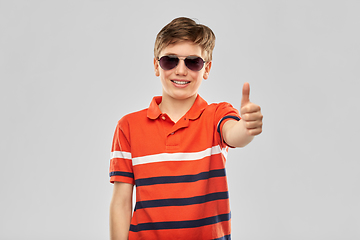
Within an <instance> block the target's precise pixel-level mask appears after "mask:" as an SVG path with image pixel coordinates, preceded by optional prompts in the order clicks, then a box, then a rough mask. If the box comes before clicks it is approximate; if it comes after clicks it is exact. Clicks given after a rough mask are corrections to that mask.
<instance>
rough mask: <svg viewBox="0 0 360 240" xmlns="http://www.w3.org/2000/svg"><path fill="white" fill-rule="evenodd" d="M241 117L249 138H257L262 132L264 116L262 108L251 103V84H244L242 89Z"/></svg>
mask: <svg viewBox="0 0 360 240" xmlns="http://www.w3.org/2000/svg"><path fill="white" fill-rule="evenodd" d="M240 115H241V119H242V120H243V121H242V122H243V124H244V127H245V129H246V134H247V135H248V136H256V135H259V134H260V133H261V132H262V125H263V123H262V119H263V115H262V114H261V108H260V106H259V105H256V104H254V103H252V102H250V85H249V83H244V86H243V89H242V99H241V108H240Z"/></svg>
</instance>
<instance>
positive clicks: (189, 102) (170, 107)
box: [159, 94, 197, 123]
mask: <svg viewBox="0 0 360 240" xmlns="http://www.w3.org/2000/svg"><path fill="white" fill-rule="evenodd" d="M196 98H197V94H194V95H193V96H191V97H190V98H187V99H175V98H172V97H170V96H168V95H166V94H163V96H162V100H161V103H160V104H159V108H160V111H161V112H162V113H166V114H167V115H168V116H169V117H170V118H171V120H172V121H173V122H174V123H176V122H177V121H178V120H179V119H180V118H181V117H182V116H184V115H185V113H187V112H188V111H189V110H190V108H191V107H192V106H193V104H194V102H195V100H196Z"/></svg>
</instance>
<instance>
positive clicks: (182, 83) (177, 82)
mask: <svg viewBox="0 0 360 240" xmlns="http://www.w3.org/2000/svg"><path fill="white" fill-rule="evenodd" d="M173 82H174V83H176V84H179V85H185V84H188V83H189V82H185V81H175V80H173Z"/></svg>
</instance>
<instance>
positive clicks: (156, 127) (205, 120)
mask: <svg viewBox="0 0 360 240" xmlns="http://www.w3.org/2000/svg"><path fill="white" fill-rule="evenodd" d="M161 100H162V97H154V98H153V100H152V102H151V104H150V106H149V108H147V109H144V110H141V111H138V112H134V113H131V114H128V115H126V116H124V117H123V118H122V119H120V120H119V122H118V124H117V127H116V130H115V134H114V138H113V143H112V151H111V160H110V182H111V183H114V182H115V181H118V182H124V183H130V184H134V185H136V204H135V209H134V212H133V216H132V219H131V225H130V231H129V239H130V240H135V239H136V240H138V239H146V240H152V239H154V240H165V239H166V240H168V239H187V240H191V239H194V240H199V239H217V240H219V239H223V240H226V239H230V231H231V229H230V228H231V226H230V225H231V224H230V219H231V217H230V204H229V194H228V184H227V178H226V172H225V162H226V159H227V153H228V148H229V146H228V145H227V144H226V143H225V142H224V141H223V139H222V136H221V131H222V127H223V125H224V123H225V122H226V121H227V120H229V119H236V120H240V116H239V112H238V111H237V110H236V109H235V108H233V107H232V106H231V105H230V104H229V103H218V104H210V105H209V104H207V102H206V101H205V100H204V99H202V98H201V97H200V96H199V95H198V96H197V98H196V100H195V102H194V104H193V106H192V107H191V109H190V110H189V111H188V112H187V113H186V114H185V115H184V116H183V117H182V118H181V119H180V120H179V121H177V122H176V123H174V122H173V121H172V120H171V119H170V118H169V116H168V115H167V114H165V113H162V112H161V111H160V108H159V103H161Z"/></svg>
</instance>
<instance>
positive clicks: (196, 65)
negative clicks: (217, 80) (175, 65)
mask: <svg viewBox="0 0 360 240" xmlns="http://www.w3.org/2000/svg"><path fill="white" fill-rule="evenodd" d="M185 64H186V66H187V67H188V68H189V69H190V70H193V71H200V70H201V69H202V68H203V66H204V61H203V60H202V58H200V57H187V58H186V59H185Z"/></svg>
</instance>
